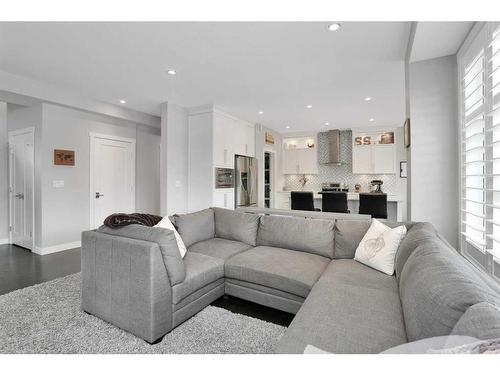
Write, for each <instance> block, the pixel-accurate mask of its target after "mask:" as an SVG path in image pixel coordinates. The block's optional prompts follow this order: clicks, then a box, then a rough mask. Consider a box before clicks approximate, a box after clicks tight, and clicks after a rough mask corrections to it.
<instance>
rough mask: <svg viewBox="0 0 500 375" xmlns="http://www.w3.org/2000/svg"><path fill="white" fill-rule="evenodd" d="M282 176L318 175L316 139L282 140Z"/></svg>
mask: <svg viewBox="0 0 500 375" xmlns="http://www.w3.org/2000/svg"><path fill="white" fill-rule="evenodd" d="M282 155H283V174H318V151H317V148H316V137H315V136H311V137H297V138H285V139H284V140H283V154H282Z"/></svg>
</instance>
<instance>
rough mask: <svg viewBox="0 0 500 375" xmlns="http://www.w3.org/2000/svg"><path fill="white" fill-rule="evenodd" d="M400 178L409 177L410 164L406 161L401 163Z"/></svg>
mask: <svg viewBox="0 0 500 375" xmlns="http://www.w3.org/2000/svg"><path fill="white" fill-rule="evenodd" d="M399 177H401V178H407V177H408V164H407V162H406V161H400V162H399Z"/></svg>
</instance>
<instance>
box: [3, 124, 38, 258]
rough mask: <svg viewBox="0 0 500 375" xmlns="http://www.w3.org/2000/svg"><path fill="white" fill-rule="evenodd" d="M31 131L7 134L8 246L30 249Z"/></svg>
mask: <svg viewBox="0 0 500 375" xmlns="http://www.w3.org/2000/svg"><path fill="white" fill-rule="evenodd" d="M34 161H35V154H34V129H33V128H29V129H23V130H20V131H15V132H9V207H10V215H9V219H10V220H9V221H10V223H9V226H10V242H11V243H12V244H15V245H18V246H22V247H25V248H27V249H30V250H33V237H34V236H33V232H34V191H33V179H34V164H35V163H34Z"/></svg>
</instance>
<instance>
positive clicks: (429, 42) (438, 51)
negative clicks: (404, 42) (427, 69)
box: [410, 22, 474, 62]
mask: <svg viewBox="0 0 500 375" xmlns="http://www.w3.org/2000/svg"><path fill="white" fill-rule="evenodd" d="M473 25H474V22H418V24H417V29H416V32H415V39H414V40H413V46H412V50H411V57H410V62H417V61H422V60H427V59H434V58H437V57H441V56H449V55H454V54H455V53H457V51H458V48H459V47H460V46H461V44H462V42H463V41H464V39H465V37H466V36H467V34H468V33H469V31H470V29H471V28H472V26H473Z"/></svg>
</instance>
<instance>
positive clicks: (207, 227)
mask: <svg viewBox="0 0 500 375" xmlns="http://www.w3.org/2000/svg"><path fill="white" fill-rule="evenodd" d="M174 216H175V225H176V227H177V231H178V232H179V234H180V235H181V237H182V240H183V241H184V244H185V245H186V247H189V246H191V245H192V244H194V243H196V242H199V241H204V240H208V239H209V238H214V237H215V220H214V211H213V210H212V209H211V208H207V209H206V210H202V211H198V212H193V213H191V214H184V215H174Z"/></svg>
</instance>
